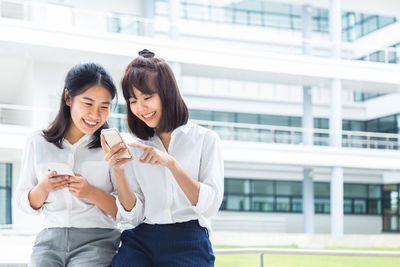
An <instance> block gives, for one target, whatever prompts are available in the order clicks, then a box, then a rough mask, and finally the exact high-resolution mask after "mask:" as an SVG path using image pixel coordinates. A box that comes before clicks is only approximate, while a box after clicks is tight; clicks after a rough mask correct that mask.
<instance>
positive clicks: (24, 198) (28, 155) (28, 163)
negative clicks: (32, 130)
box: [14, 136, 44, 214]
mask: <svg viewBox="0 0 400 267" xmlns="http://www.w3.org/2000/svg"><path fill="white" fill-rule="evenodd" d="M34 165H35V146H34V138H33V137H32V136H31V137H29V138H28V139H27V141H26V145H25V149H24V151H23V154H22V160H21V169H20V175H19V182H18V186H17V189H16V191H15V196H14V201H15V202H16V203H17V205H18V207H19V208H20V209H21V210H22V211H24V212H25V213H30V214H39V213H41V211H42V210H43V206H44V205H43V206H42V207H41V208H40V209H37V210H35V209H34V208H32V206H31V203H30V201H29V192H30V191H31V190H32V189H33V188H34V187H35V186H36V185H37V184H38V179H37V177H36V173H35V166H34Z"/></svg>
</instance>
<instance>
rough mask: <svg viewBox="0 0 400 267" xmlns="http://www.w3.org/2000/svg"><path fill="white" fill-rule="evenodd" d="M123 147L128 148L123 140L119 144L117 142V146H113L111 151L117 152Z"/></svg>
mask: <svg viewBox="0 0 400 267" xmlns="http://www.w3.org/2000/svg"><path fill="white" fill-rule="evenodd" d="M121 148H126V147H125V145H124V143H123V142H121V143H118V144H116V145H115V146H113V147H112V148H111V150H110V152H111V153H112V154H115V153H117V152H118V151H120V150H121Z"/></svg>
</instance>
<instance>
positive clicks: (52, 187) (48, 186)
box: [40, 171, 69, 193]
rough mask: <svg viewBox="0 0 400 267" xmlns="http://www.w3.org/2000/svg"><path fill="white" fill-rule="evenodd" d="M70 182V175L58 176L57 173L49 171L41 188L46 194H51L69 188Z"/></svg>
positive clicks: (41, 183)
mask: <svg viewBox="0 0 400 267" xmlns="http://www.w3.org/2000/svg"><path fill="white" fill-rule="evenodd" d="M68 181H69V176H68V175H62V176H57V172H55V171H48V172H47V175H46V178H45V179H43V180H42V181H41V182H40V186H41V187H42V188H43V189H44V191H45V192H46V193H50V192H52V191H57V190H60V189H63V188H65V187H68Z"/></svg>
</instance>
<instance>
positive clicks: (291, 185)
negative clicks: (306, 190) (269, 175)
mask: <svg viewBox="0 0 400 267" xmlns="http://www.w3.org/2000/svg"><path fill="white" fill-rule="evenodd" d="M302 191H303V188H302V183H301V182H288V181H277V182H276V194H277V195H289V196H301V195H302Z"/></svg>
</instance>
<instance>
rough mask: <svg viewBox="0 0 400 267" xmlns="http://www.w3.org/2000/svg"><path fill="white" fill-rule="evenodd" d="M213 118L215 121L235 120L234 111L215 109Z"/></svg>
mask: <svg viewBox="0 0 400 267" xmlns="http://www.w3.org/2000/svg"><path fill="white" fill-rule="evenodd" d="M214 120H215V121H227V122H235V113H233V112H222V111H215V112H214Z"/></svg>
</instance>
